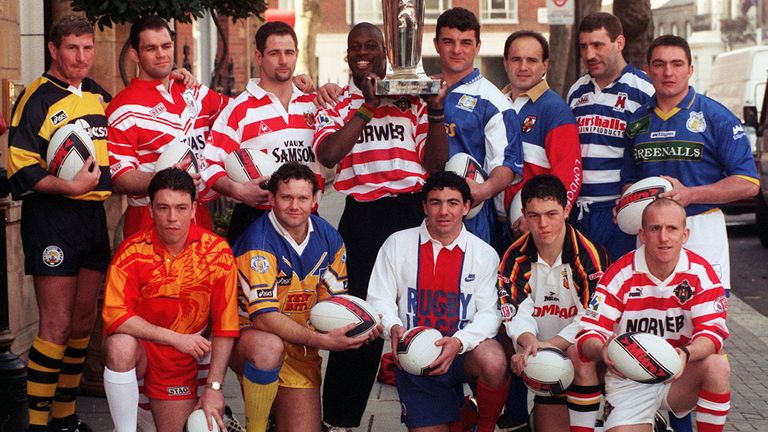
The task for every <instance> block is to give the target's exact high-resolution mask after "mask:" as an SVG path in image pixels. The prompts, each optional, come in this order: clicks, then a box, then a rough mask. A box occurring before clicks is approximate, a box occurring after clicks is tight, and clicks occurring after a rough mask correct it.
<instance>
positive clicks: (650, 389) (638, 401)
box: [603, 372, 691, 430]
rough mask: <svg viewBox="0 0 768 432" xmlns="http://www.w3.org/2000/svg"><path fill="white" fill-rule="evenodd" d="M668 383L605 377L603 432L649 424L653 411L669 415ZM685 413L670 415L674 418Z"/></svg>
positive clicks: (654, 413) (680, 416)
mask: <svg viewBox="0 0 768 432" xmlns="http://www.w3.org/2000/svg"><path fill="white" fill-rule="evenodd" d="M671 385H672V384H670V383H659V384H642V383H638V382H635V381H632V380H630V379H627V378H619V377H617V376H616V375H614V374H612V373H611V372H606V374H605V410H604V414H603V420H604V422H605V423H604V425H605V430H609V429H611V428H614V427H617V426H624V425H633V424H651V425H652V424H653V422H654V420H653V418H654V416H655V415H656V411H658V410H659V409H661V410H666V411H672V410H671V409H670V407H669V404H668V403H667V396H668V395H669V388H670V386H671ZM690 411H691V410H688V411H687V412H673V414H674V415H675V416H676V417H677V418H682V417H685V416H686V415H687V414H688V413H689V412H690Z"/></svg>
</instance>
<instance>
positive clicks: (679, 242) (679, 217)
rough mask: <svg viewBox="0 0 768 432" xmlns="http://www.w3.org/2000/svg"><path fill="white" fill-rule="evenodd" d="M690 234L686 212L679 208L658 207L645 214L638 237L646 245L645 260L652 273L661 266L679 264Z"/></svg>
mask: <svg viewBox="0 0 768 432" xmlns="http://www.w3.org/2000/svg"><path fill="white" fill-rule="evenodd" d="M689 232H690V231H689V229H688V228H686V227H685V211H684V210H683V209H682V208H680V207H678V206H674V205H657V206H653V207H651V208H649V209H648V210H647V211H646V212H645V217H644V218H643V226H642V227H641V228H640V231H639V232H638V236H639V237H640V240H641V241H642V242H643V244H644V245H645V259H646V261H647V262H648V267H649V269H650V270H651V272H653V271H654V270H655V269H657V268H658V267H659V266H664V265H667V264H673V263H674V264H676V263H677V260H678V257H679V256H680V250H681V249H682V248H683V244H684V243H685V242H686V240H688V234H689Z"/></svg>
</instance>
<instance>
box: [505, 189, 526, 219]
mask: <svg viewBox="0 0 768 432" xmlns="http://www.w3.org/2000/svg"><path fill="white" fill-rule="evenodd" d="M508 214H509V225H510V226H512V224H513V223H515V222H517V220H518V219H520V218H521V217H523V196H522V191H517V193H516V194H515V196H514V197H513V198H512V202H511V203H509V213H508Z"/></svg>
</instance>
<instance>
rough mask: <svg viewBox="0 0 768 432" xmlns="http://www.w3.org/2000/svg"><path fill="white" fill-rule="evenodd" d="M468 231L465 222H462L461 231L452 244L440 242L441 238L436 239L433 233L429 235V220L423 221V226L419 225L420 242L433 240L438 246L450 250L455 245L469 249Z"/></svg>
mask: <svg viewBox="0 0 768 432" xmlns="http://www.w3.org/2000/svg"><path fill="white" fill-rule="evenodd" d="M468 232H469V231H467V227H466V226H464V224H463V223H462V224H461V232H460V233H459V235H458V236H457V237H456V239H454V240H453V242H451V244H447V245H444V244H442V243H440V241H439V240H435V239H434V238H432V236H431V235H429V230H428V229H427V220H426V219H424V221H423V222H421V226H419V239H420V241H419V244H424V243H426V242H432V244H433V245H437V246H438V247H444V248H446V249H448V250H453V248H455V247H457V246H458V247H459V249H461V250H462V251H464V252H466V251H467V241H468Z"/></svg>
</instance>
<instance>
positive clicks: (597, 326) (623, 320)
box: [578, 246, 728, 351]
mask: <svg viewBox="0 0 768 432" xmlns="http://www.w3.org/2000/svg"><path fill="white" fill-rule="evenodd" d="M727 309H728V300H727V299H726V297H725V291H724V290H723V286H722V285H721V284H720V279H718V277H717V274H716V273H715V270H714V269H713V268H712V266H710V265H709V263H707V261H706V260H704V258H702V257H700V256H699V255H697V254H695V253H693V252H691V251H689V250H687V249H683V250H682V251H681V252H680V259H679V261H678V263H677V266H676V267H675V270H674V271H673V272H672V274H671V275H670V276H669V277H668V278H667V279H666V280H663V281H660V280H658V279H657V278H656V277H654V276H653V275H652V274H651V273H650V271H649V270H648V264H647V263H646V261H645V246H641V247H640V248H638V249H637V250H636V251H634V252H630V253H628V254H627V255H624V256H623V257H622V258H621V259H619V260H618V261H616V263H615V264H613V265H612V266H611V267H610V268H608V270H607V271H606V273H605V275H604V276H603V278H602V279H600V283H599V284H598V286H597V291H596V292H595V294H594V296H592V300H591V301H590V303H589V307H588V308H587V309H586V311H585V312H584V315H583V316H582V318H581V326H582V328H583V330H582V331H581V332H580V334H579V337H578V339H579V343H581V341H583V340H585V339H586V338H589V337H598V338H600V339H601V340H603V341H605V340H607V339H608V337H610V335H612V334H617V335H618V334H622V333H626V332H630V331H640V332H644V333H652V334H655V335H657V336H660V337H662V338H664V339H666V340H667V342H669V343H670V344H672V345H673V346H675V347H678V346H682V345H685V344H687V343H688V342H689V341H690V340H691V339H693V338H696V337H707V338H709V339H710V340H711V341H712V342H713V343H714V345H715V348H716V349H717V350H718V351H719V350H720V348H722V346H723V341H724V340H725V339H727V338H728V328H727V327H726V324H725V317H726V311H727Z"/></svg>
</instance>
